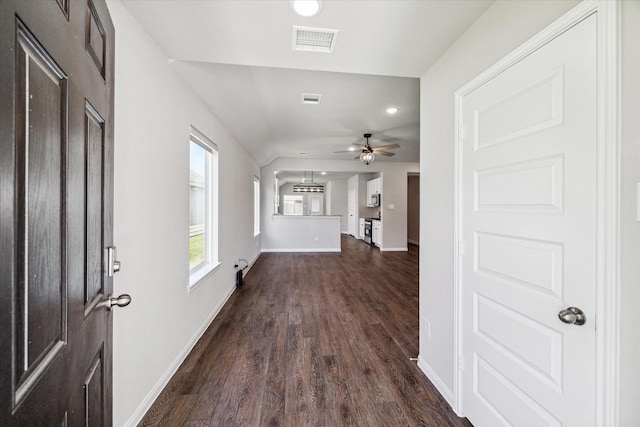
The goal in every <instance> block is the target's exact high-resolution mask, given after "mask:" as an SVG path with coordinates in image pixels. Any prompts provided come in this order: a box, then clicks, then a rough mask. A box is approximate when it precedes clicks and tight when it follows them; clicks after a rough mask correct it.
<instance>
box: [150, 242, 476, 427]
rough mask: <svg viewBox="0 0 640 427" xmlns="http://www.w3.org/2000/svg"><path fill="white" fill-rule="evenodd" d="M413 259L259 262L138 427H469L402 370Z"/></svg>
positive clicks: (411, 327)
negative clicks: (142, 426) (398, 426)
mask: <svg viewBox="0 0 640 427" xmlns="http://www.w3.org/2000/svg"><path fill="white" fill-rule="evenodd" d="M417 248H418V247H417V246H413V245H410V250H409V252H385V253H381V252H380V251H379V250H378V249H377V248H374V247H371V246H368V245H366V244H364V243H363V242H362V241H361V240H356V239H354V238H352V237H350V236H346V237H345V235H343V236H342V253H339V254H337V253H328V254H309V253H305V254H303V253H263V254H262V255H261V256H260V258H259V259H258V261H257V262H256V263H255V265H254V266H253V268H252V269H251V270H250V272H249V273H248V274H247V276H246V277H245V284H244V286H243V287H242V288H240V289H239V290H237V291H236V292H235V293H234V294H233V295H232V296H231V298H230V299H229V301H228V302H227V304H226V305H225V307H224V308H223V309H222V310H221V312H220V313H219V315H218V316H217V317H216V319H215V320H214V321H213V323H212V324H211V326H210V327H209V328H208V330H207V331H206V332H205V334H204V335H203V337H202V338H201V339H200V341H199V342H198V343H197V345H196V346H195V348H194V349H193V351H192V352H191V354H190V355H189V356H188V357H187V359H186V360H185V362H184V363H183V365H182V366H181V367H180V369H179V370H178V372H177V373H176V375H175V376H174V377H173V378H172V379H171V381H170V382H169V384H168V385H167V387H166V388H165V389H164V390H163V391H162V393H161V394H160V396H159V397H158V399H157V400H156V402H155V403H154V405H153V406H152V407H151V409H150V410H149V412H148V413H147V414H146V416H145V418H144V419H143V421H142V422H141V424H140V425H144V426H160V425H162V426H180V425H186V426H211V427H213V426H230V425H243V426H303V425H317V426H343V425H353V426H392V425H394V426H395V425H402V426H414V425H425V426H434V427H435V426H437V427H443V426H470V424H469V423H468V422H467V421H466V420H464V419H460V418H458V417H457V416H456V415H455V414H454V413H453V412H452V411H451V410H450V409H449V407H448V405H447V404H446V402H445V401H444V400H443V399H442V398H441V397H440V396H439V394H438V393H437V392H436V390H435V388H434V387H433V386H432V385H431V384H430V383H429V381H428V380H427V379H426V377H425V376H424V374H423V373H422V372H421V371H420V369H419V368H418V367H417V366H416V364H415V362H413V361H410V360H409V358H410V357H416V356H417V351H418V249H417Z"/></svg>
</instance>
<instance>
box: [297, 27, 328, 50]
mask: <svg viewBox="0 0 640 427" xmlns="http://www.w3.org/2000/svg"><path fill="white" fill-rule="evenodd" d="M338 32H339V30H327V29H323V28H309V27H298V26H296V25H294V26H293V50H301V51H305V52H323V53H332V52H333V48H334V47H335V46H336V39H337V38H338Z"/></svg>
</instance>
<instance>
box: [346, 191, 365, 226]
mask: <svg viewBox="0 0 640 427" xmlns="http://www.w3.org/2000/svg"><path fill="white" fill-rule="evenodd" d="M348 211H349V212H348V213H349V219H348V220H347V221H348V224H347V225H348V229H349V234H351V235H352V236H354V237H355V236H356V235H357V234H356V211H357V204H356V190H354V189H351V190H349V201H348ZM361 237H362V236H361Z"/></svg>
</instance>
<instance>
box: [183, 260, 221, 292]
mask: <svg viewBox="0 0 640 427" xmlns="http://www.w3.org/2000/svg"><path fill="white" fill-rule="evenodd" d="M221 264H222V263H220V262H212V263H211V264H207V265H205V266H204V267H202V268H200V269H199V270H198V271H196V272H194V273H193V274H190V275H189V287H188V288H187V290H188V291H189V292H191V291H192V290H193V289H195V288H196V287H197V286H198V285H200V283H202V282H204V279H206V278H207V277H208V276H209V275H210V274H211V273H213V272H214V271H216V270H217V269H218V267H220V265H221Z"/></svg>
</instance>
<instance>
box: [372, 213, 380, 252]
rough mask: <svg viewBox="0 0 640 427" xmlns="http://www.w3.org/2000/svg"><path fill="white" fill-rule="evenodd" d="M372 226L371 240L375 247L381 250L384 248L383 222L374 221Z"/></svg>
mask: <svg viewBox="0 0 640 427" xmlns="http://www.w3.org/2000/svg"><path fill="white" fill-rule="evenodd" d="M371 226H372V232H371V240H372V241H373V244H374V245H376V246H377V247H379V248H380V247H382V221H378V220H373V221H371Z"/></svg>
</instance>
